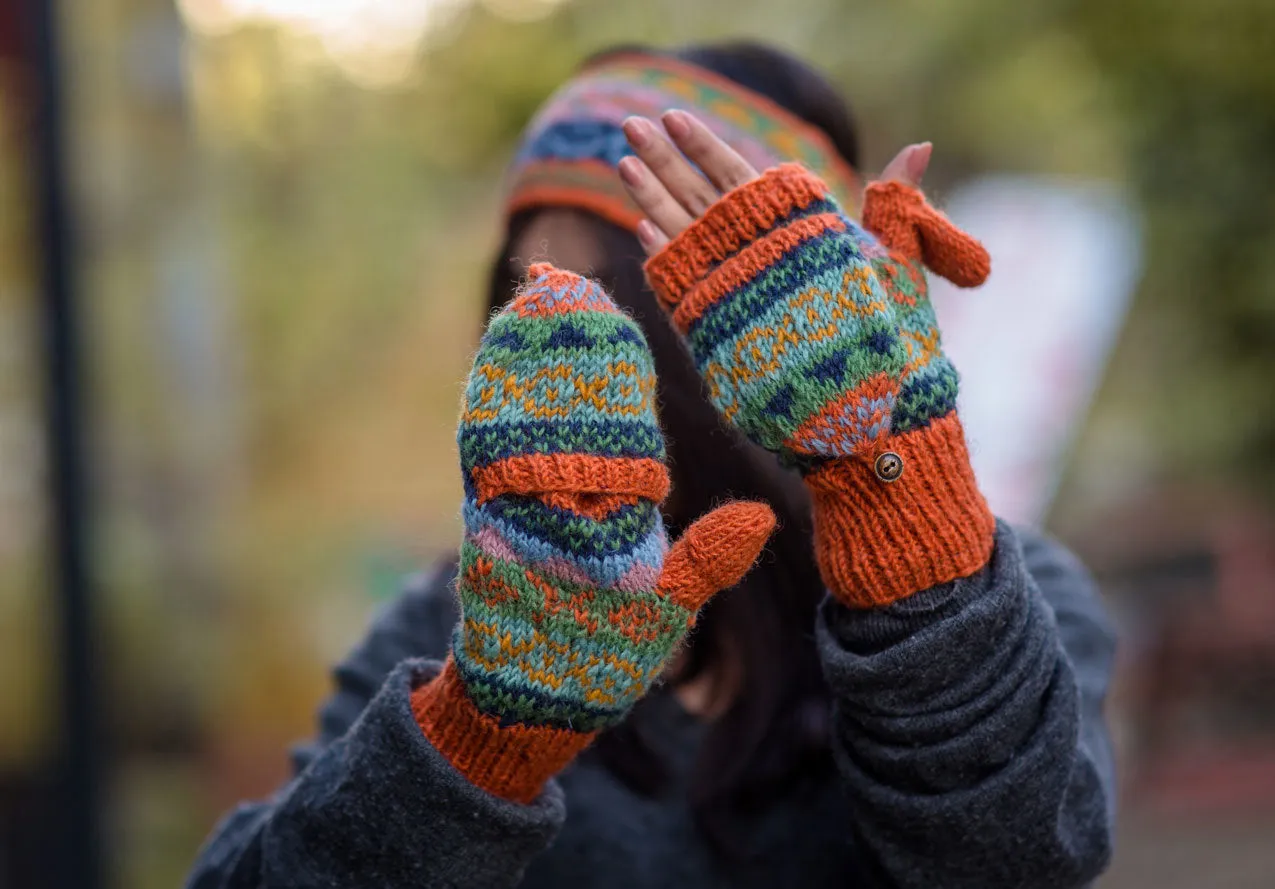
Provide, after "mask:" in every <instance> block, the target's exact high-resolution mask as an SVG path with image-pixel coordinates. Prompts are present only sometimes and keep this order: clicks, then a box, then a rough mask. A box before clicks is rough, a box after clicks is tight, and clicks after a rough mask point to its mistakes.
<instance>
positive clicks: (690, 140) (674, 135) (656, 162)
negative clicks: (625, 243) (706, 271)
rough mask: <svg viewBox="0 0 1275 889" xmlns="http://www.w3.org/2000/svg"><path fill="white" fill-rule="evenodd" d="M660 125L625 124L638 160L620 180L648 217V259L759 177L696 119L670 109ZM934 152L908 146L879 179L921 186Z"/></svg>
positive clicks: (623, 167) (642, 230)
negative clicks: (719, 202) (727, 195)
mask: <svg viewBox="0 0 1275 889" xmlns="http://www.w3.org/2000/svg"><path fill="white" fill-rule="evenodd" d="M660 121H661V123H662V124H663V127H662V128H661V127H660V126H657V125H656V124H655V123H654V122H652V121H650V120H647V119H646V118H645V117H630V118H629V119H628V120H626V121H625V122H624V135H625V136H626V137H627V138H628V140H629V145H630V146H632V148H633V151H634V152H635V154H636V155H637V156H636V157H626V158H624V159H623V160H622V161H620V179H621V180H622V181H623V182H624V186H625V188H626V189H628V192H629V194H630V195H631V196H632V197H633V200H634V201H635V202H637V205H638V206H639V207H640V208H641V209H642V212H644V213H645V214H646V219H644V220H642V222H640V223H639V224H638V228H637V236H638V240H639V241H640V242H641V244H642V248H643V249H644V250H645V251H646V252H647V255H648V256H649V255H653V254H655V253H657V252H659V250H660V249H661V248H662V247H663V246H664V245H665V244H667V243H668V242H669V241H670V240H672V239H673V238H674V237H676V236H677V235H678V234H680V233H681V232H682V231H683V230H684V229H686V228H687V227H688V226H690V224H691V223H692V222H694V221H695V220H696V219H698V218H699V217H700V216H703V215H704V211H705V210H707V209H708V208H709V207H711V206H712V205H713V204H714V203H716V202H717V200H718V198H720V197H721V196H722V195H723V194H725V193H726V192H728V191H730V190H731V189H733V188H736V187H738V186H740V185H743V184H745V183H746V182H751V181H752V180H754V179H756V178H757V175H758V172H757V170H755V169H753V166H752V165H751V164H749V163H748V161H746V160H744V158H742V157H741V156H740V155H739V152H737V151H735V149H733V148H731V147H730V146H729V145H727V144H726V143H725V142H723V141H722V140H721V139H720V138H718V136H717V135H716V134H714V133H713V132H712V131H711V130H710V129H709V128H708V127H706V126H705V125H704V124H703V122H701V121H700V120H699V119H698V118H697V117H695V115H693V114H689V113H688V112H685V111H677V110H674V111H666V112H664V114H663V115H662V116H661V118H660ZM666 134H667V136H666ZM670 140H671V141H670ZM932 149H933V146H932V145H931V144H930V143H929V142H921V143H918V144H916V145H909V146H907V147H906V148H904V149H903V150H902V151H900V152H899V153H898V154H897V155H895V157H894V160H892V161H890V163H888V164H886V167H885V169H884V170H883V171H882V172H881V177H880V181H882V182H891V181H894V182H901V183H903V184H904V185H910V186H913V187H916V186H919V185H920V184H921V177H922V176H924V175H925V170H926V167H928V166H929V163H930V153H931V151H932ZM687 158H689V159H690V160H689V161H688V160H687ZM691 162H694V165H695V166H692V165H691ZM695 167H699V170H696V169H695Z"/></svg>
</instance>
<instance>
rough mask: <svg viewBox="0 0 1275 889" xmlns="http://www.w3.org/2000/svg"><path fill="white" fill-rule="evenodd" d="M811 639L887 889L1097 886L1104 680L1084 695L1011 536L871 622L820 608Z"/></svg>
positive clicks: (864, 833)
mask: <svg viewBox="0 0 1275 889" xmlns="http://www.w3.org/2000/svg"><path fill="white" fill-rule="evenodd" d="M818 635H819V646H820V653H821V657H822V659H823V662H824V666H825V671H826V674H827V678H828V682H829V685H830V687H831V689H832V691H833V694H834V699H835V712H836V752H837V760H838V765H839V768H840V771H841V773H842V775H843V777H844V780H845V782H846V785H847V787H848V789H849V790H850V792H851V793H852V794H853V795H854V797H855V805H854V811H855V816H854V817H855V827H856V831H857V833H858V835H859V839H860V841H861V843H862V844H863V845H864V847H865V851H867V852H868V853H869V856H870V857H871V858H873V859H874V860H875V861H876V862H877V863H878V865H879V866H880V867H881V869H882V870H883V871H884V872H885V873H886V874H888V876H889V879H890V881H891V883H892V884H894V885H898V886H903V887H911V886H917V887H922V886H924V887H930V886H935V885H942V886H944V887H961V886H970V887H974V886H977V887H980V889H989V887H997V886H1006V887H1008V886H1024V885H1029V886H1033V887H1060V889H1061V887H1078V886H1083V885H1085V884H1087V883H1088V882H1090V881H1091V880H1093V879H1094V878H1095V877H1096V876H1097V875H1098V874H1099V873H1100V872H1101V871H1102V869H1103V867H1105V865H1106V863H1107V861H1108V859H1109V856H1110V850H1111V835H1112V827H1113V824H1112V822H1113V818H1114V812H1113V811H1112V808H1111V805H1110V802H1109V801H1110V799H1111V796H1112V795H1111V792H1110V791H1111V785H1112V783H1113V775H1112V771H1111V763H1110V758H1109V748H1108V746H1107V743H1106V737H1105V728H1104V727H1103V725H1102V717H1101V697H1102V693H1103V691H1105V675H1103V676H1101V677H1098V679H1097V681H1088V682H1085V683H1083V684H1082V683H1080V682H1078V678H1077V671H1076V669H1075V668H1074V667H1073V665H1072V663H1071V661H1070V660H1069V658H1068V656H1067V653H1066V652H1065V651H1064V648H1063V646H1062V644H1061V642H1060V640H1059V636H1058V632H1057V626H1056V623H1055V620H1054V615H1053V611H1052V610H1051V608H1050V606H1049V605H1048V604H1047V603H1046V602H1045V600H1044V598H1043V597H1042V595H1041V593H1040V591H1039V589H1038V588H1037V587H1036V584H1035V583H1034V581H1033V579H1032V577H1031V576H1030V574H1029V572H1028V570H1027V567H1026V563H1025V561H1024V558H1023V555H1022V552H1021V549H1020V547H1019V545H1018V542H1017V539H1016V538H1015V535H1014V532H1013V531H1012V530H1010V529H1009V528H1008V527H1006V526H1004V525H1001V526H999V527H998V530H997V539H996V547H995V551H994V554H993V557H992V560H991V562H990V563H989V564H988V566H987V567H986V568H985V569H983V570H982V571H979V572H978V573H976V574H974V575H973V576H971V577H968V578H965V579H963V580H958V581H955V582H953V583H949V584H945V585H943V586H940V587H936V588H934V589H930V590H926V591H923V592H920V593H918V594H916V595H915V596H912V597H910V598H908V599H904V600H902V601H900V602H898V603H896V604H894V605H891V606H888V607H886V608H880V609H872V610H851V609H848V608H846V607H844V606H842V605H840V604H838V603H836V602H835V601H833V600H829V602H828V603H827V604H826V605H825V607H824V609H823V611H822V613H821V615H820V618H819V629H818ZM1089 678H1090V679H1091V680H1092V679H1093V675H1092V673H1091V674H1090V676H1089ZM1082 686H1083V687H1082Z"/></svg>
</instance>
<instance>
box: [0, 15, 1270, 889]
mask: <svg viewBox="0 0 1275 889" xmlns="http://www.w3.org/2000/svg"><path fill="white" fill-rule="evenodd" d="M225 6H226V0H182V2H181V3H180V4H179V7H180V8H176V7H174V6H172V5H170V3H169V2H167V0H101V2H95V3H80V4H64V8H63V13H64V19H65V23H66V26H67V30H68V53H67V65H68V69H69V76H70V83H71V87H72V89H71V91H70V95H71V101H72V108H71V125H72V133H73V135H74V137H75V144H76V146H77V153H76V157H75V170H76V185H77V193H78V195H79V198H80V206H79V209H80V214H81V235H82V239H83V240H82V246H83V249H84V253H83V262H84V282H85V285H86V288H87V292H86V299H87V304H88V310H89V325H90V326H89V329H90V331H91V334H92V338H91V346H92V351H93V354H92V360H93V367H94V373H93V378H92V383H93V387H94V395H95V398H96V413H95V417H96V420H97V433H98V437H97V440H96V444H97V450H96V452H95V460H96V463H95V469H96V473H97V478H98V483H99V486H100V488H101V502H102V510H101V514H100V515H99V517H98V518H99V521H98V523H97V527H98V530H99V537H98V545H99V560H98V565H99V570H98V574H99V580H100V582H101V588H102V590H103V600H102V603H101V604H102V612H103V616H104V618H105V621H106V624H107V627H108V630H109V633H110V640H111V641H110V647H109V660H108V671H107V683H108V686H107V687H108V692H109V694H110V700H111V702H112V703H111V706H110V707H109V708H108V709H109V712H110V713H111V715H112V718H113V720H114V723H113V729H114V731H115V733H116V735H117V736H118V738H119V742H120V749H121V750H123V751H124V752H125V755H126V757H127V762H126V766H125V767H124V768H123V769H122V770H121V773H120V775H119V784H118V793H117V796H116V799H117V803H116V806H117V812H118V815H119V818H120V820H121V822H122V824H123V826H122V827H121V829H120V831H119V833H120V836H121V837H122V842H123V846H122V847H121V848H122V851H121V852H120V859H121V862H122V863H121V864H120V868H121V878H120V882H121V885H129V886H139V887H149V886H156V887H158V886H171V885H175V884H176V883H178V882H179V881H180V875H181V872H182V869H183V868H184V866H185V863H186V862H188V861H189V859H190V856H191V855H192V854H193V844H194V843H195V842H197V840H198V838H199V836H200V835H201V834H202V833H203V832H204V831H205V830H206V829H207V827H208V825H209V823H210V820H211V818H212V817H213V816H214V815H215V813H216V811H217V810H218V809H219V808H221V807H222V806H224V805H225V804H227V803H228V802H229V801H230V800H231V799H232V798H233V797H235V796H237V795H240V794H245V795H247V794H259V793H261V792H263V791H265V790H266V789H267V788H268V787H269V785H270V783H271V782H272V781H274V780H276V779H277V778H278V777H279V776H280V775H281V774H282V772H283V769H284V768H285V762H284V758H283V756H282V749H283V746H282V745H283V743H284V742H285V741H286V740H287V739H289V738H293V737H296V736H298V735H302V734H305V733H306V732H307V731H308V730H309V725H310V713H311V711H312V709H313V707H314V706H315V704H316V703H317V701H318V699H319V697H320V696H321V695H322V693H323V691H324V689H325V684H324V676H323V667H324V665H325V664H326V663H328V662H330V661H331V660H333V659H334V658H336V657H338V656H340V654H341V653H342V651H343V650H344V648H345V647H347V646H348V645H349V644H350V643H352V642H353V641H354V639H355V638H356V637H357V635H358V633H359V629H360V627H361V625H362V623H363V621H364V620H365V618H366V614H367V611H368V608H369V607H370V604H371V602H372V601H373V600H374V599H376V598H379V597H381V596H383V595H384V587H385V583H384V578H383V574H384V571H383V570H381V569H380V568H377V566H382V567H383V566H386V565H394V566H397V565H402V564H411V563H415V564H424V563H426V562H427V561H428V559H429V557H430V556H431V554H433V553H437V552H441V551H445V550H447V549H448V548H450V547H451V546H453V545H454V538H455V533H456V519H455V514H456V503H457V497H458V494H459V486H458V484H457V480H456V478H455V471H454V466H455V459H454V455H453V452H452V437H453V423H454V413H455V405H456V402H457V399H458V397H459V385H458V384H459V381H460V379H461V376H462V374H463V373H464V369H465V365H466V362H467V357H468V354H469V349H470V348H471V346H472V344H473V342H474V341H475V339H476V335H477V332H478V329H479V325H480V324H481V321H482V319H481V308H480V306H481V303H482V288H483V282H484V274H485V263H486V262H487V261H488V260H489V258H490V256H491V253H492V251H493V250H494V248H495V246H496V243H497V239H498V235H499V231H498V221H499V194H500V182H501V176H502V169H503V166H504V164H505V162H506V160H507V158H508V157H509V153H510V150H511V148H512V145H513V142H514V140H515V138H516V136H517V134H518V132H519V131H520V129H521V128H522V126H523V125H524V123H525V122H526V121H527V119H528V118H529V117H530V115H531V113H532V112H533V110H534V109H535V107H536V106H537V105H538V104H539V103H540V102H541V101H542V100H543V99H544V97H545V96H546V95H548V93H549V92H551V91H552V89H553V88H554V87H555V86H557V85H558V84H559V83H561V82H562V80H563V79H564V78H565V77H566V76H567V75H568V74H569V73H570V72H571V70H572V69H573V68H574V67H575V65H576V64H578V62H579V61H580V60H582V59H583V58H585V57H586V56H588V55H589V54H591V53H593V52H595V51H597V50H600V49H602V48H604V47H607V46H609V45H612V44H616V43H633V42H644V43H650V44H654V45H668V44H678V43H685V42H691V41H702V40H723V39H735V38H747V39H763V40H765V41H767V42H771V43H774V44H777V45H779V46H781V47H786V48H788V49H790V50H792V51H793V52H795V53H797V54H799V55H801V56H802V57H804V58H807V59H809V60H810V61H812V62H813V63H815V64H816V65H817V66H819V67H820V68H821V69H823V70H824V71H826V72H827V73H828V74H829V75H830V76H831V77H832V78H833V79H834V80H835V82H836V83H837V84H838V85H840V86H841V87H842V88H843V89H844V92H845V95H846V96H847V98H848V100H849V102H850V104H851V106H852V107H853V109H854V111H855V114H856V117H857V118H858V120H859V122H860V127H861V132H862V137H863V142H864V145H865V148H866V155H867V164H866V166H867V168H868V169H869V170H872V169H875V168H878V167H879V166H880V165H881V164H882V163H883V162H884V160H885V159H886V158H888V157H889V156H890V155H891V154H892V153H893V151H894V150H895V149H896V148H897V147H898V146H899V145H901V144H903V143H904V142H907V141H915V140H919V139H930V140H933V141H934V143H935V145H936V155H935V162H934V167H933V171H932V173H931V176H930V181H931V182H932V188H933V189H934V190H935V191H937V193H938V194H939V195H940V196H941V195H942V193H943V191H944V189H945V188H947V187H950V186H951V185H952V184H953V183H955V182H957V181H959V180H960V179H962V178H964V177H966V176H968V175H970V174H973V173H975V172H979V171H984V170H1010V171H1022V172H1030V173H1044V174H1052V175H1058V176H1077V177H1090V178H1102V179H1108V180H1113V181H1115V182H1117V183H1123V184H1124V185H1125V186H1126V187H1127V188H1129V189H1130V190H1131V191H1132V192H1133V194H1134V195H1135V197H1136V202H1137V204H1138V206H1139V208H1140V210H1141V213H1142V214H1143V217H1144V225H1145V234H1146V238H1147V242H1146V257H1145V268H1146V274H1145V277H1144V279H1143V282H1142V285H1141V288H1140V291H1139V294H1138V298H1137V301H1136V304H1135V308H1134V310H1133V314H1132V316H1131V318H1130V320H1129V323H1128V325H1127V328H1126V330H1125V333H1124V335H1123V337H1122V340H1121V343H1120V345H1119V347H1118V349H1117V353H1116V355H1115V357H1114V360H1113V364H1112V366H1111V370H1110V373H1109V375H1108V377H1107V379H1106V381H1105V383H1104V385H1103V388H1102V391H1101V393H1100V396H1099V399H1098V401H1097V403H1096V404H1095V406H1094V410H1093V414H1092V416H1091V419H1090V422H1089V424H1088V425H1087V427H1086V429H1085V430H1084V432H1083V433H1082V435H1081V437H1080V439H1079V441H1078V444H1077V447H1076V450H1075V452H1074V455H1073V459H1072V461H1071V467H1070V471H1069V476H1068V479H1069V481H1068V484H1066V485H1065V486H1064V488H1063V491H1062V498H1061V501H1060V503H1059V508H1058V509H1059V520H1060V521H1063V522H1064V523H1065V522H1066V521H1073V522H1074V521H1083V520H1085V518H1086V517H1089V516H1092V515H1094V514H1095V513H1097V512H1100V511H1101V510H1102V509H1104V508H1105V507H1106V506H1107V505H1109V504H1110V503H1111V502H1112V500H1113V498H1118V497H1124V496H1133V495H1135V494H1137V493H1139V492H1141V491H1145V490H1148V489H1154V488H1156V487H1157V486H1162V485H1179V484H1186V483H1198V484H1209V485H1220V486H1226V487H1229V488H1232V489H1235V490H1240V491H1244V492H1248V493H1256V494H1259V495H1261V496H1263V497H1264V498H1266V499H1267V500H1268V501H1270V500H1271V499H1272V497H1275V399H1273V398H1272V396H1271V395H1270V392H1271V390H1272V388H1273V387H1272V382H1271V381H1272V379H1273V378H1275V250H1273V249H1272V246H1273V245H1275V164H1272V163H1271V158H1272V153H1273V152H1275V45H1273V43H1272V41H1275V4H1271V3H1270V2H1268V0H1119V2H1097V0H1071V2H1061V0H1041V2H1033V3H1021V2H1013V0H898V2H893V3H888V4H886V3H866V2H850V0H794V2H778V0H767V2H761V0H730V2H727V0H650V2H644V3H625V2H611V0H574V2H562V3H560V4H554V3H546V2H545V0H483V2H477V0H475V2H457V3H454V4H453V6H454V9H453V10H452V12H453V14H451V15H448V16H447V17H446V21H444V22H443V23H442V24H440V25H439V26H438V27H437V28H435V29H434V30H432V31H429V32H427V33H425V34H423V35H422V36H421V39H420V45H419V48H418V50H417V51H416V52H415V54H414V56H412V57H411V59H410V62H411V64H410V66H409V67H408V68H407V69H405V71H404V72H403V73H404V75H405V76H403V77H402V78H400V79H398V80H395V81H393V82H384V83H381V84H380V85H379V86H376V87H369V86H368V85H367V82H366V78H362V79H361V78H360V77H359V76H358V71H357V69H351V68H350V67H349V66H348V65H347V66H345V67H344V68H343V67H342V65H340V64H337V63H335V62H334V61H333V58H332V57H331V53H330V51H329V49H328V48H325V47H324V45H323V44H322V42H321V41H320V39H319V38H318V37H316V36H315V35H314V34H313V33H310V32H308V31H306V30H305V29H303V28H299V27H296V26H295V25H288V24H287V23H286V22H279V21H269V20H261V19H258V20H245V21H242V22H238V23H232V24H233V26H227V27H220V26H219V27H217V28H213V27H205V29H204V31H202V32H200V31H198V30H195V29H192V28H191V27H189V26H190V25H191V24H192V23H195V24H198V23H200V22H203V23H204V24H205V25H206V24H207V22H208V21H211V19H210V18H208V16H210V15H212V12H216V11H217V10H221V9H223V7H225ZM210 10H211V11H212V12H210ZM201 15H204V16H205V17H204V18H200V16H201ZM338 61H339V60H338ZM0 83H3V82H2V81H0ZM0 145H3V146H4V147H3V148H2V149H0V150H3V151H4V153H3V154H0V197H2V198H3V207H4V209H5V213H6V216H5V218H4V219H3V220H0V224H3V226H4V228H0V233H2V239H0V312H2V314H0V323H2V324H3V325H5V326H4V327H0V343H5V342H8V341H10V340H15V339H18V338H20V337H17V335H16V334H14V331H18V332H21V331H22V330H27V329H28V327H29V318H28V317H27V315H28V314H29V307H30V300H31V299H32V294H31V291H30V282H29V281H28V280H27V279H26V277H25V271H24V265H23V263H24V259H23V255H24V253H25V251H26V249H27V247H26V243H25V241H24V240H23V237H22V236H21V233H20V232H18V231H17V228H15V227H19V226H20V224H21V219H20V217H19V216H17V215H10V214H9V209H10V208H11V207H14V206H16V205H17V204H18V203H20V202H19V201H18V200H17V199H16V198H15V195H18V194H19V191H20V189H19V188H18V185H17V184H16V183H18V182H20V181H21V177H20V175H19V174H18V173H17V172H15V171H17V170H19V169H20V168H19V166H18V160H17V158H16V156H15V154H14V152H13V147H12V145H11V144H8V145H5V144H4V143H3V142H0ZM15 220H16V221H15ZM1023 298H1024V299H1030V298H1031V294H1029V293H1025V294H1023ZM24 306H25V308H24ZM24 313H26V314H24ZM6 337H7V338H8V339H6ZM0 357H2V356H0ZM5 366H6V367H7V366H8V365H5ZM6 373H7V371H6ZM14 379H17V376H16V375H15V376H12V377H10V378H9V380H8V381H7V382H6V381H4V380H0V419H3V418H4V416H5V412H8V413H9V414H10V415H15V416H16V415H18V414H22V415H24V416H30V415H31V414H32V412H33V411H34V410H35V403H34V391H33V383H32V382H31V380H29V379H28V380H27V381H26V382H24V383H20V384H13V382H12V381H13V380H14ZM0 507H4V504H3V503H0ZM9 508H11V509H17V508H18V507H9ZM5 521H6V517H5V515H4V514H3V513H0V527H2V526H3V524H4V522H5ZM34 552H35V550H34V549H33V548H32V547H30V546H28V547H27V548H25V549H23V550H22V552H20V553H17V552H9V553H6V552H0V568H2V569H3V570H0V618H2V620H0V623H2V624H3V625H5V631H4V632H6V633H9V632H11V628H13V627H18V628H22V627H25V628H28V629H27V630H25V631H24V630H21V629H19V630H16V631H13V632H14V633H16V635H15V638H17V637H18V636H22V637H23V638H25V639H27V640H28V643H29V640H31V639H32V638H36V639H38V638H40V637H39V636H38V634H35V635H33V634H32V633H30V632H29V628H30V627H33V626H37V627H38V626H39V616H38V614H37V613H36V608H35V606H34V605H33V604H32V603H33V601H34V600H33V599H32V598H31V597H30V596H29V595H28V593H27V590H28V589H29V585H30V583H31V582H32V578H33V576H34V568H33V567H32V565H33V564H34ZM368 566H373V567H372V568H368ZM360 590H362V591H363V594H362V595H360V594H359V591H360ZM3 638H8V637H7V636H0V639H3ZM0 648H3V649H4V651H3V654H0V657H3V658H5V660H4V661H3V664H2V665H0V666H2V669H0V675H3V676H5V677H9V678H8V679H6V680H4V681H0V689H3V692H4V693H3V694H0V761H2V762H6V763H21V762H24V761H31V760H32V759H33V758H36V757H38V756H39V753H40V750H41V746H42V745H41V735H40V732H39V731H35V732H33V731H28V730H23V731H20V730H18V729H17V728H15V727H29V726H33V725H34V726H41V725H44V724H46V722H47V720H46V717H47V712H46V711H45V709H44V708H42V707H41V706H40V704H39V699H38V697H33V696H32V695H30V694H26V695H24V694H18V693H16V692H15V691H14V689H13V688H12V687H11V686H12V677H13V676H15V675H28V676H31V675H38V671H39V664H40V662H41V661H40V655H41V652H40V651H39V649H38V648H34V647H33V646H32V645H31V644H26V645H25V646H9V645H0ZM148 764H149V765H148ZM263 764H264V765H263ZM157 799H158V800H165V801H168V802H167V803H166V804H165V806H164V807H163V808H164V811H166V812H169V815H170V817H161V816H160V815H157V814H156V805H157V804H156V803H154V802H153V800H157ZM147 800H151V802H147ZM173 801H178V802H173ZM157 825H158V826H157Z"/></svg>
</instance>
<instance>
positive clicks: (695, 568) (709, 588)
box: [659, 500, 775, 614]
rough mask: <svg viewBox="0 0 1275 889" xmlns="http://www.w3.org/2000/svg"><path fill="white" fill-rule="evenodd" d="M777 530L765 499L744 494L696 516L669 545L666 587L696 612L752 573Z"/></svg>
mask: <svg viewBox="0 0 1275 889" xmlns="http://www.w3.org/2000/svg"><path fill="white" fill-rule="evenodd" d="M774 530H775V513H774V512H773V511H772V510H771V508H770V507H769V506H767V505H766V504H764V503H754V502H751V501H747V500H738V501H735V502H733V503H727V504H726V505H725V506H720V507H718V508H717V509H715V510H713V511H712V512H710V513H708V514H706V515H703V516H701V517H700V518H698V519H696V521H695V523H694V524H693V525H691V526H690V527H689V528H687V529H686V533H684V534H683V535H682V536H681V538H679V539H678V541H677V543H675V544H673V547H672V549H670V550H669V554H668V557H667V558H666V559H665V560H664V571H663V572H662V573H661V574H660V583H659V589H660V591H661V592H662V593H663V594H664V595H666V596H668V597H669V598H670V599H672V600H673V601H674V602H676V603H677V604H679V605H681V606H682V607H683V608H685V609H687V610H688V611H690V612H691V613H692V614H693V613H695V612H696V611H699V609H700V606H701V605H703V604H704V603H705V602H707V601H708V600H709V599H710V598H711V597H712V596H713V595H714V594H715V593H717V592H719V591H721V590H724V589H726V588H727V587H732V586H734V585H735V584H737V583H739V581H740V580H741V579H742V578H743V576H744V575H745V574H747V573H748V569H749V568H751V567H753V563H754V562H756V561H757V556H758V555H760V554H761V550H762V547H764V546H765V545H766V541H767V540H768V539H769V538H770V533H771V532H772V531H774Z"/></svg>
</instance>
